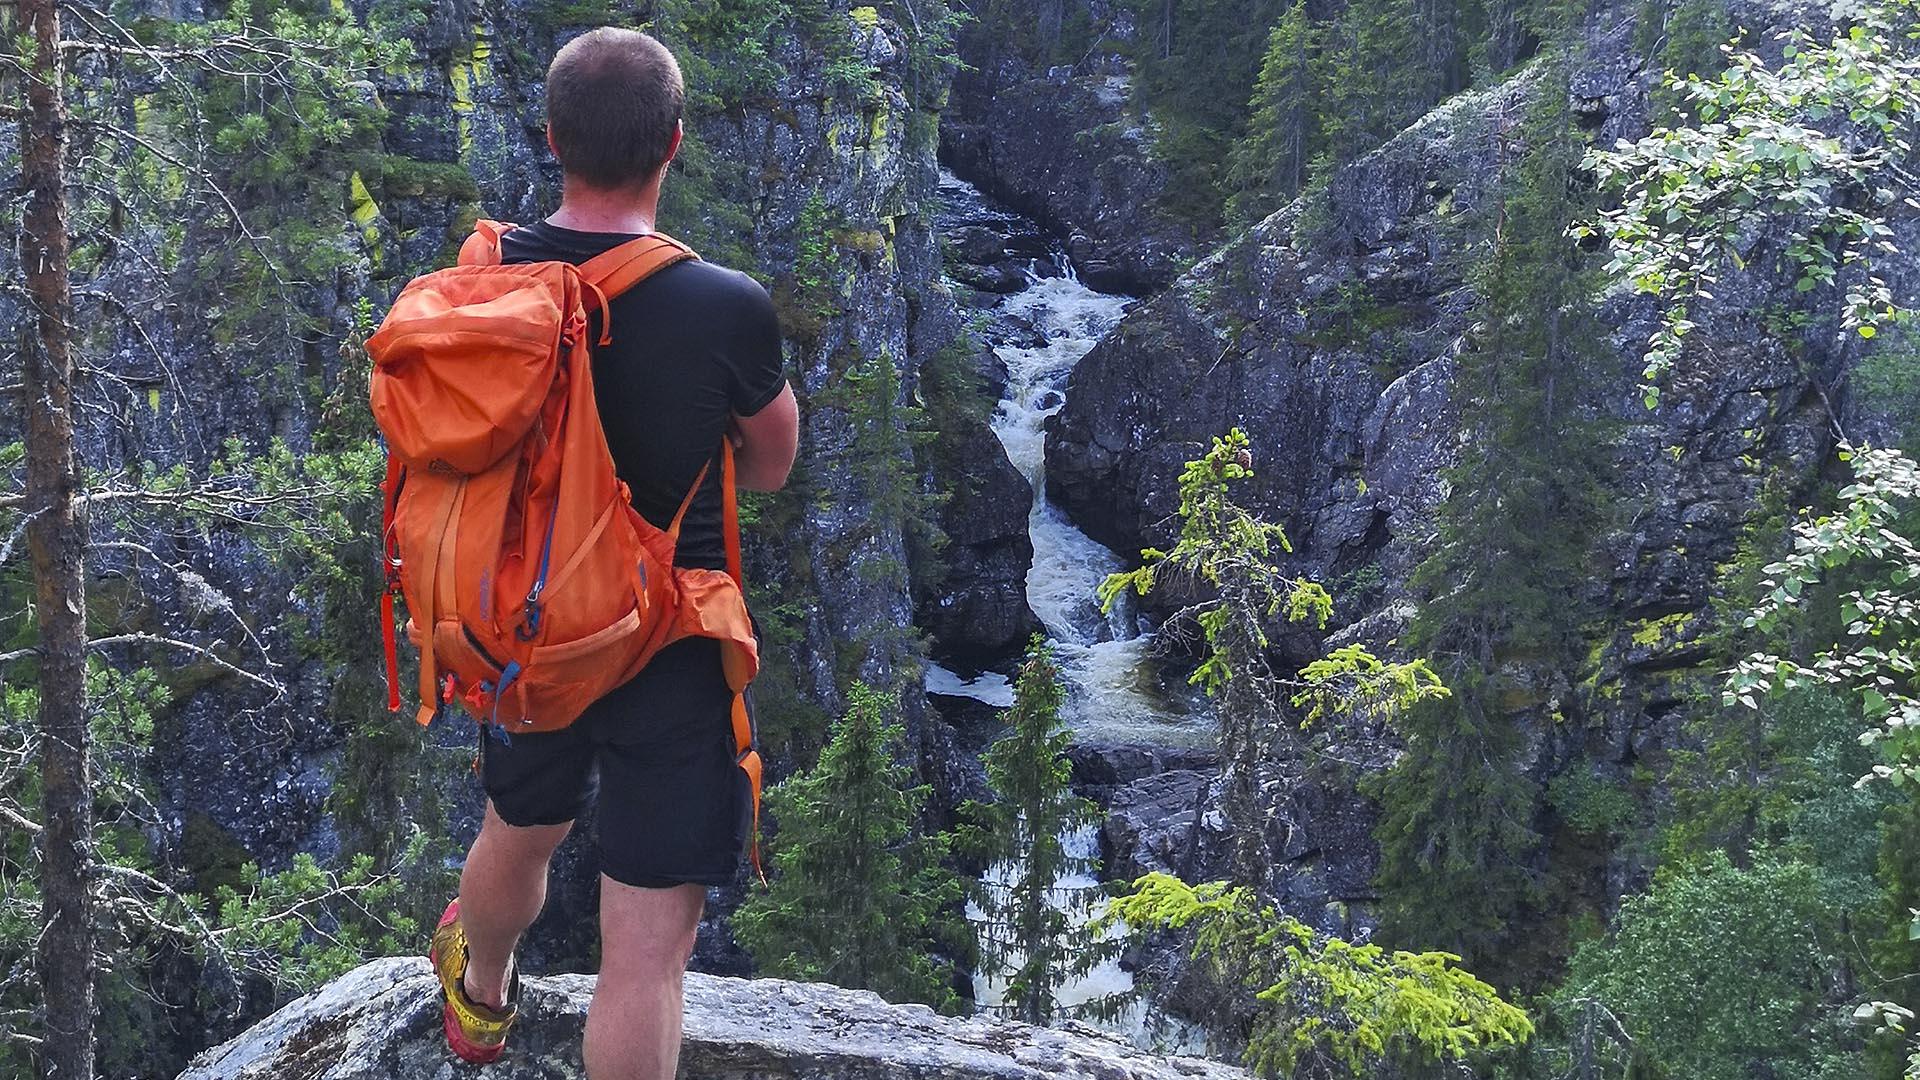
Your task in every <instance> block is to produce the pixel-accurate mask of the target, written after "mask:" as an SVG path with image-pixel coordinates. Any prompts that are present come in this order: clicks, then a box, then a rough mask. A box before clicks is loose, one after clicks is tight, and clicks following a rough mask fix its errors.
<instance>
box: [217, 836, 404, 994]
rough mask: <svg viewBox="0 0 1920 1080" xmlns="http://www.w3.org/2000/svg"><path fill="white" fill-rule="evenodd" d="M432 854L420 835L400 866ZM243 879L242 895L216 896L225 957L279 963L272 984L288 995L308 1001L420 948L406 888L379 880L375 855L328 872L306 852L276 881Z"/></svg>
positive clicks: (251, 875)
mask: <svg viewBox="0 0 1920 1080" xmlns="http://www.w3.org/2000/svg"><path fill="white" fill-rule="evenodd" d="M427 851H428V843H427V838H426V836H425V835H424V834H421V833H416V834H414V836H413V838H412V840H411V841H410V842H409V844H408V845H407V848H406V850H405V852H404V854H403V856H402V861H403V862H407V863H411V862H415V861H418V860H419V859H421V858H423V857H424V856H425V854H426V852H427ZM241 876H242V877H243V878H245V879H246V880H247V881H248V885H247V887H246V889H245V891H241V890H239V889H235V888H233V887H231V886H226V885H222V886H220V888H219V890H218V891H217V893H216V894H215V900H214V904H213V906H214V908H215V909H216V910H217V912H218V921H217V923H216V924H215V927H214V930H213V933H214V934H215V935H216V936H217V937H218V938H219V939H220V946H221V948H223V949H226V950H230V951H233V952H238V953H242V954H248V955H260V956H274V957H277V958H279V966H278V968H277V970H276V971H275V983H276V984H277V985H278V986H279V987H282V988H284V989H285V990H288V991H292V992H294V993H306V992H308V991H311V990H314V989H317V988H318V987H320V986H321V985H323V984H325V983H327V982H328V981H330V980H332V979H334V978H337V977H339V976H341V975H344V974H346V973H347V972H348V971H351V970H353V969H354V968H355V967H358V966H359V965H360V964H362V963H364V962H365V961H366V959H367V957H369V956H399V955H404V954H407V953H411V952H414V951H415V950H417V949H418V948H419V937H420V924H419V922H418V921H416V920H415V919H414V918H413V917H411V916H409V915H408V914H407V913H406V909H407V907H408V906H409V902H410V897H409V895H408V891H407V883H406V882H405V881H404V880H403V879H402V878H400V877H397V876H394V875H392V874H386V873H382V872H380V871H379V870H378V869H377V868H376V866H375V863H374V860H373V856H371V855H368V854H365V853H360V854H356V855H354V856H353V857H352V858H351V859H349V860H348V861H347V864H346V865H345V866H344V867H342V868H341V869H339V870H337V871H331V870H327V869H325V868H323V867H322V866H321V865H320V863H319V862H318V861H317V860H315V859H314V857H313V856H312V855H310V854H308V853H306V852H301V853H299V854H297V855H295V856H294V857H293V865H292V866H290V867H288V868H287V869H285V870H283V871H280V872H279V873H277V874H263V873H261V871H260V868H259V867H258V866H255V865H253V864H251V863H250V864H248V865H247V866H246V867H245V868H244V869H243V870H242V872H241Z"/></svg>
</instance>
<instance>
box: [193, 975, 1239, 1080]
mask: <svg viewBox="0 0 1920 1080" xmlns="http://www.w3.org/2000/svg"><path fill="white" fill-rule="evenodd" d="M593 983H594V980H593V977H592V976H590V975H559V976H554V977H551V978H531V979H528V980H526V981H525V983H524V989H523V997H522V1001H523V1003H524V1008H525V1010H526V1013H525V1015H524V1017H523V1019H522V1021H521V1026H520V1027H519V1028H518V1029H516V1031H515V1032H514V1038H513V1040H512V1043H511V1045H510V1049H509V1050H508V1052H507V1054H506V1056H505V1057H504V1058H503V1059H502V1060H501V1061H499V1062H497V1063H495V1064H493V1065H489V1066H486V1067H484V1068H475V1067H473V1066H469V1065H467V1064H465V1063H464V1062H460V1061H457V1060H456V1059H454V1058H453V1056H452V1055H451V1054H449V1053H448V1052H447V1049H446V1045H445V1043H444V1042H442V1040H441V1034H440V1008H439V1004H440V1002H439V996H438V990H439V988H438V984H436V983H435V981H434V978H433V974H432V972H431V971H430V970H429V969H428V967H427V963H426V961H425V960H422V959H419V958H408V957H395V958H391V959H386V960H376V961H374V962H372V963H370V964H367V965H365V966H364V967H361V968H358V969H357V970H355V971H352V972H350V973H348V974H347V975H344V976H342V977H341V978H340V979H338V980H336V981H334V982H333V983H330V984H329V985H327V986H325V987H322V988H321V989H320V990H318V991H316V992H314V993H312V994H309V995H308V996H306V997H303V998H301V999H300V1000H298V1001H295V1002H293V1003H291V1004H289V1005H288V1006H286V1007H285V1008H283V1009H281V1010H280V1011H279V1012H277V1013H274V1014H273V1015H272V1016H270V1017H268V1018H267V1019H265V1020H262V1021H261V1022H260V1023H258V1024H256V1025H255V1026H254V1027H252V1028H251V1029H249V1030H247V1031H246V1032H243V1033H242V1034H241V1035H239V1036H238V1037H236V1038H234V1039H233V1040H232V1041H230V1042H227V1043H225V1044H223V1045H221V1046H217V1047H215V1048H213V1049H211V1050H208V1051H206V1052H205V1053H202V1054H201V1055H200V1056H199V1057H197V1058H195V1059H194V1062H193V1064H192V1065H191V1066H189V1067H188V1069H187V1071H186V1072H184V1073H182V1074H181V1076H180V1080H267V1078H272V1080H388V1078H400V1077H405V1078H407V1080H428V1078H434V1080H454V1078H460V1080H467V1078H472V1080H534V1078H539V1080H561V1078H567V1080H573V1078H578V1077H582V1076H584V1075H585V1071H584V1070H583V1069H582V1067H581V1064H580V1034H581V1030H582V1027H583V1025H584V1024H585V1022H586V1014H587V1002H588V1000H589V999H590V998H591V996H592V994H593ZM686 988H687V1020H686V1043H685V1048H684V1050H683V1051H682V1053H681V1066H680V1075H681V1076H682V1077H683V1078H686V1080H723V1078H724V1080H762V1078H765V1080H787V1078H794V1080H883V1078H884V1080H893V1078H898V1077H912V1078H914V1080H976V1078H977V1080H1044V1078H1049V1077H1068V1078H1073V1077H1085V1078H1088V1080H1188V1078H1198V1080H1244V1078H1245V1077H1246V1073H1244V1072H1242V1071H1241V1070H1239V1069H1236V1068H1233V1067H1231V1066H1227V1065H1222V1064H1219V1063H1217V1062H1211V1061H1205V1060H1202V1059H1199V1058H1180V1057H1161V1056H1157V1055H1154V1054H1150V1053H1148V1052H1146V1051H1143V1050H1137V1049H1135V1048H1133V1047H1131V1046H1128V1045H1126V1044H1125V1043H1122V1042H1120V1041H1119V1040H1117V1039H1114V1038H1110V1037H1108V1036H1105V1035H1101V1034H1099V1033H1097V1032H1094V1031H1091V1030H1089V1029H1086V1028H1080V1027H1074V1028H1069V1029H1064V1030H1062V1029H1053V1028H1035V1027H1029V1026H1028V1025H1025V1024H1016V1023H1010V1022H1005V1021H998V1020H991V1019H985V1018H978V1017H976V1018H968V1019H959V1018H954V1017H947V1016H940V1015H938V1014H936V1013H934V1012H933V1011H932V1010H931V1009H928V1008H925V1007H924V1006H919V1005H889V1004H887V1003H886V1002H885V1001H882V1000H881V999H880V998H879V997H878V996H877V995H874V994H871V993H867V992H866V991H860V990H843V989H841V988H839V987H836V986H826V985H821V984H817V983H793V982H785V981H781V980H777V979H730V978H721V977H718V976H712V975H700V974H694V973H690V974H688V975H687V982H686Z"/></svg>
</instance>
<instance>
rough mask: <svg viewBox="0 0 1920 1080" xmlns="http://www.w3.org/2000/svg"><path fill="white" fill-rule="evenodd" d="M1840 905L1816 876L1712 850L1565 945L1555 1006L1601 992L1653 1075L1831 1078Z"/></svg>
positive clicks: (1717, 1079)
mask: <svg viewBox="0 0 1920 1080" xmlns="http://www.w3.org/2000/svg"><path fill="white" fill-rule="evenodd" d="M1836 915H1837V913H1836V912H1835V911H1833V909H1832V908H1830V907H1829V906H1828V896H1827V894H1826V892H1825V890H1824V889H1823V887H1822V884H1821V881H1820V879H1819V875H1818V874H1817V872H1816V871H1814V870H1813V869H1812V868H1811V867H1808V866H1807V865H1805V864H1803V863H1798V862H1793V861H1790V860H1782V859H1777V858H1775V857H1773V856H1771V855H1769V854H1765V853H1763V854H1762V855H1760V856H1759V857H1758V858H1756V860H1755V861H1754V863H1753V864H1752V865H1751V866H1746V867H1741V866H1735V865H1734V864H1733V863H1732V862H1731V861H1730V860H1729V859H1728V858H1727V857H1726V856H1725V855H1724V854H1720V853H1714V854H1710V855H1708V856H1705V857H1704V858H1702V859H1701V860H1700V861H1699V862H1698V863H1697V864H1693V865H1689V866H1685V867H1680V868H1676V869H1674V870H1672V871H1670V872H1669V873H1667V874H1666V875H1665V876H1664V877H1663V878H1662V879H1661V880H1660V881H1658V882H1657V883H1656V884H1655V885H1654V887H1653V889H1652V890H1650V891H1649V892H1647V893H1646V894H1644V895H1641V896H1636V897H1632V898H1630V899H1628V900H1627V901H1626V903H1625V904H1624V905H1623V907H1622V908H1621V911H1620V916H1619V918H1618V919H1617V920H1616V921H1615V925H1614V930H1613V933H1612V935H1611V936H1610V937H1609V938H1608V939H1607V940H1605V941H1600V942H1594V943H1590V944H1588V945H1586V946H1583V947H1582V948H1581V949H1580V950H1579V952H1577V953H1576V954H1575V955H1574V958H1573V961H1572V964H1571V966H1570V970H1569V975H1568V979H1567V983H1566V986H1565V987H1563V988H1562V989H1561V990H1560V991H1559V992H1558V993H1557V994H1556V995H1555V996H1556V999H1557V1001H1558V1003H1559V1004H1560V1005H1561V1006H1562V1007H1566V1006H1567V1005H1568V1004H1570V1003H1572V1002H1575V1001H1578V1000H1582V999H1593V1000H1597V1001H1600V1002H1603V1003H1604V1004H1605V1005H1606V1006H1607V1008H1608V1009H1609V1010H1610V1011H1611V1012H1612V1014H1613V1015H1614V1016H1616V1017H1617V1018H1618V1019H1619V1022H1620V1023H1621V1024H1622V1025H1623V1026H1624V1028H1625V1030H1626V1031H1627V1032H1628V1033H1630V1034H1631V1036H1632V1038H1633V1041H1634V1043H1635V1044H1636V1045H1637V1047H1638V1050H1639V1052H1640V1053H1641V1054H1642V1055H1644V1057H1645V1059H1646V1060H1647V1061H1648V1062H1650V1063H1652V1065H1653V1066H1654V1067H1655V1068H1656V1069H1657V1070H1659V1074H1660V1075H1666V1076H1673V1077H1683V1076H1684V1077H1687V1078H1688V1080H1747V1078H1749V1077H1752V1076H1753V1075H1755V1073H1754V1070H1755V1069H1757V1068H1764V1069H1766V1070H1767V1075H1770V1076H1776V1077H1781V1078H1782V1080H1815V1078H1821V1080H1827V1078H1830V1080H1840V1078H1841V1077H1843V1076H1852V1075H1857V1073H1856V1072H1855V1071H1854V1070H1855V1069H1857V1065H1856V1066H1852V1067H1851V1068H1850V1067H1849V1064H1848V1061H1847V1058H1846V1048H1845V1043H1846V1042H1847V1028H1846V1027H1845V1026H1844V1025H1843V1022H1842V1020H1841V1018H1842V1017H1844V1016H1845V1012H1844V1010H1842V1009H1840V1008H1839V1007H1838V1006H1837V1003H1836V1002H1834V1001H1833V1000H1831V997H1830V984H1829V975H1828V973H1829V972H1830V971H1832V970H1834V969H1835V967H1836V965H1837V964H1838V960H1839V958H1838V956H1837V954H1836V952H1835V948H1836V946H1837V944H1838V933H1839V929H1840V926H1839V922H1838V919H1837V918H1836Z"/></svg>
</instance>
